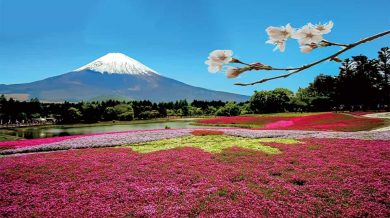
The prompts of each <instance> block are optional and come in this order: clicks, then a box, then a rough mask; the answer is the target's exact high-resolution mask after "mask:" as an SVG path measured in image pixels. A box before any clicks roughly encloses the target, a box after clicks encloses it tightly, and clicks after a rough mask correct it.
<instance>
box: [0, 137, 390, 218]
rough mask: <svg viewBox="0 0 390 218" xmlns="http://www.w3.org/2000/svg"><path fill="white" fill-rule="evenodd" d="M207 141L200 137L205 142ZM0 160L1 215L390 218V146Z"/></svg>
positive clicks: (110, 152) (307, 145) (314, 143)
mask: <svg viewBox="0 0 390 218" xmlns="http://www.w3.org/2000/svg"><path fill="white" fill-rule="evenodd" d="M198 137H202V136H198ZM265 144H267V145H269V146H271V147H275V148H278V149H279V150H280V151H281V153H280V154H273V155H269V154H266V153H263V152H259V151H254V150H247V149H241V148H238V147H232V148H229V149H225V150H224V151H223V152H222V153H215V154H214V153H208V152H205V151H203V150H201V149H196V148H190V147H184V148H176V149H170V150H164V151H157V152H152V153H146V154H140V153H137V152H134V151H132V150H131V148H124V147H118V148H87V149H79V150H68V151H62V152H52V153H36V154H29V155H21V156H6V157H3V158H0V185H1V190H2V191H1V192H0V216H1V217H108V216H111V217H197V216H199V217H389V215H390V206H389V205H390V186H389V182H390V143H389V141H387V140H358V139H335V138H334V139H316V138H306V139H300V143H299V144H279V143H275V142H268V143H265Z"/></svg>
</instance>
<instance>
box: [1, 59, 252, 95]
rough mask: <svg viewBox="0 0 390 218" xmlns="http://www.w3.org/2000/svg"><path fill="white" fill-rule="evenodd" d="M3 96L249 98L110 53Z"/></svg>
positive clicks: (7, 88)
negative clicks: (192, 83) (201, 85)
mask: <svg viewBox="0 0 390 218" xmlns="http://www.w3.org/2000/svg"><path fill="white" fill-rule="evenodd" d="M0 93H1V94H28V95H29V97H38V98H39V99H40V100H43V101H51V102H57V101H64V100H66V101H82V100H92V99H103V98H121V99H129V100H130V99H134V100H151V101H154V102H159V101H175V100H179V99H187V100H188V101H192V100H194V99H196V100H223V101H238V102H241V101H246V100H248V96H244V95H237V94H232V93H227V92H219V91H212V90H208V89H204V88H199V87H194V86H190V85H187V84H185V83H182V82H179V81H177V80H174V79H170V78H167V77H163V76H161V75H159V74H158V73H157V72H155V71H154V70H152V69H150V68H148V67H146V66H145V65H143V64H142V63H140V62H138V61H136V60H134V59H132V58H129V57H127V56H125V55H123V54H118V53H110V54H107V55H105V56H103V57H101V58H99V59H97V60H95V61H93V62H91V63H89V64H87V65H85V66H83V67H81V68H79V69H77V70H75V71H73V72H69V73H66V74H62V75H59V76H55V77H50V78H47V79H44V80H40V81H36V82H32V83H25V84H16V85H0Z"/></svg>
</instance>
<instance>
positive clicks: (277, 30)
mask: <svg viewBox="0 0 390 218" xmlns="http://www.w3.org/2000/svg"><path fill="white" fill-rule="evenodd" d="M265 31H266V32H267V34H268V36H269V39H270V40H273V41H277V40H287V39H288V38H289V37H291V35H292V34H293V33H294V28H292V27H291V25H290V24H287V25H286V26H281V27H274V26H270V27H268V28H267V29H266V30H265Z"/></svg>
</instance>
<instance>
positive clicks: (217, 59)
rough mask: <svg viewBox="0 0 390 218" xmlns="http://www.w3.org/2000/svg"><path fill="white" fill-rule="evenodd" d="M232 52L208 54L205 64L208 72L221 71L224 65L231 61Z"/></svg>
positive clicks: (222, 51) (219, 51) (221, 51)
mask: <svg viewBox="0 0 390 218" xmlns="http://www.w3.org/2000/svg"><path fill="white" fill-rule="evenodd" d="M232 56H233V51H232V50H214V51H212V52H210V54H209V57H208V60H207V61H206V62H205V64H207V65H209V67H208V70H209V72H211V73H216V72H218V71H221V70H222V68H223V65H224V64H227V63H229V62H230V61H232V60H233V57H232Z"/></svg>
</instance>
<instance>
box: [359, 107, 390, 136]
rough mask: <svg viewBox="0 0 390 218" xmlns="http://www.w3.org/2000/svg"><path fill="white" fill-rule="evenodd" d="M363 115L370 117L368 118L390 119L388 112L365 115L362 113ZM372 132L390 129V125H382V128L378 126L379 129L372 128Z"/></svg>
mask: <svg viewBox="0 0 390 218" xmlns="http://www.w3.org/2000/svg"><path fill="white" fill-rule="evenodd" d="M363 116H364V117H370V118H382V119H390V112H383V113H374V114H366V115H363ZM372 131H374V132H378V131H380V132H381V131H390V125H389V126H386V127H382V128H379V129H374V130H372Z"/></svg>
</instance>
